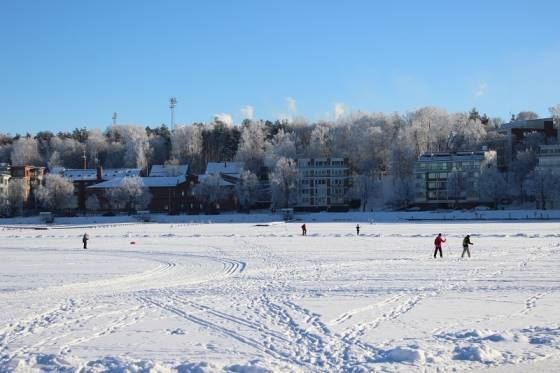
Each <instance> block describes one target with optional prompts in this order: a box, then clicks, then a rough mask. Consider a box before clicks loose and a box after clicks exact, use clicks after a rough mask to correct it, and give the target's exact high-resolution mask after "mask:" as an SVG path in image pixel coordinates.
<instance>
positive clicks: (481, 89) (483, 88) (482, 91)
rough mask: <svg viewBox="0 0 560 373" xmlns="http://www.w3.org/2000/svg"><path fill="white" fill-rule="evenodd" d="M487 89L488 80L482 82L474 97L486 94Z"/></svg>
mask: <svg viewBox="0 0 560 373" xmlns="http://www.w3.org/2000/svg"><path fill="white" fill-rule="evenodd" d="M486 89H488V84H486V82H482V83H480V85H479V86H478V89H477V90H476V92H475V93H474V97H482V96H484V95H485V94H486Z"/></svg>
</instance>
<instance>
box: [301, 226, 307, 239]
mask: <svg viewBox="0 0 560 373" xmlns="http://www.w3.org/2000/svg"><path fill="white" fill-rule="evenodd" d="M301 235H302V236H307V227H306V226H305V224H303V225H302V226H301Z"/></svg>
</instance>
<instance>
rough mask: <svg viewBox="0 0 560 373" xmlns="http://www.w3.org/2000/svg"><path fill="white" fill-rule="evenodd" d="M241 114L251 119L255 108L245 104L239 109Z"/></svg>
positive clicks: (244, 117)
mask: <svg viewBox="0 0 560 373" xmlns="http://www.w3.org/2000/svg"><path fill="white" fill-rule="evenodd" d="M240 112H241V116H242V117H243V119H253V115H254V114H255V108H254V107H252V106H251V105H245V106H243V107H242V108H241V110H240Z"/></svg>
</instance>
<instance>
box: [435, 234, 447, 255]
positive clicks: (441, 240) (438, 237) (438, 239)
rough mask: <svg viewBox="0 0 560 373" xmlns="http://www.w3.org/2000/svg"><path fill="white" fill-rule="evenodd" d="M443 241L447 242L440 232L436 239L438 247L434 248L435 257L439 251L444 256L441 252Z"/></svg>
mask: <svg viewBox="0 0 560 373" xmlns="http://www.w3.org/2000/svg"><path fill="white" fill-rule="evenodd" d="M443 242H445V238H443V237H442V235H441V233H440V234H438V236H437V237H436V239H435V240H434V245H435V247H436V249H435V250H434V258H435V257H436V256H437V253H438V251H439V257H440V258H443V254H442V252H441V244H442V243H443Z"/></svg>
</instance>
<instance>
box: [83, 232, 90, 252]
mask: <svg viewBox="0 0 560 373" xmlns="http://www.w3.org/2000/svg"><path fill="white" fill-rule="evenodd" d="M88 240H89V234H87V233H84V236H83V237H82V242H83V243H84V249H87V242H88Z"/></svg>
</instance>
